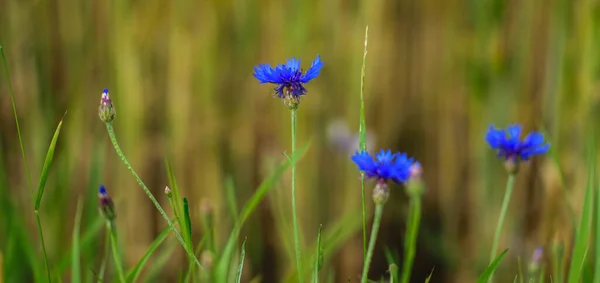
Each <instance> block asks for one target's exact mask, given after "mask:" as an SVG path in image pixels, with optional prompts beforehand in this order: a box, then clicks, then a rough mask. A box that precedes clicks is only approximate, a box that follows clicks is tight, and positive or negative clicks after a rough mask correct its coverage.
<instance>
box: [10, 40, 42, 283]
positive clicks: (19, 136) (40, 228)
mask: <svg viewBox="0 0 600 283" xmlns="http://www.w3.org/2000/svg"><path fill="white" fill-rule="evenodd" d="M0 54H2V62H3V65H4V70H5V73H6V82H7V84H8V94H9V96H10V102H11V104H12V109H13V115H14V116H15V124H16V126H17V137H18V138H19V146H20V147H21V157H22V158H23V164H24V165H25V175H27V184H28V185H29V194H30V195H31V201H33V202H34V205H35V196H34V195H33V185H32V183H31V174H30V173H29V166H28V165H27V158H26V157H25V147H24V146H23V137H22V136H21V126H20V124H19V116H18V115H17V105H16V104H15V95H14V92H13V87H12V82H11V79H10V72H9V71H8V64H7V63H6V56H5V55H4V48H2V44H1V43H0ZM35 218H36V221H37V227H38V234H39V235H40V241H41V243H42V251H43V252H44V264H45V266H46V274H47V276H48V282H52V278H51V277H50V267H49V264H48V256H47V254H46V245H45V244H44V233H43V232H42V225H41V224H40V216H39V215H38V211H37V210H35Z"/></svg>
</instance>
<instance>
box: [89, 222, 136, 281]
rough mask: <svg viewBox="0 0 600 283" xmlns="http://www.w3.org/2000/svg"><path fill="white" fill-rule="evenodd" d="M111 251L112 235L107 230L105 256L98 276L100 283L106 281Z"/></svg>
mask: <svg viewBox="0 0 600 283" xmlns="http://www.w3.org/2000/svg"><path fill="white" fill-rule="evenodd" d="M109 249H110V234H109V232H108V230H106V233H105V236H104V255H102V263H101V265H100V271H99V272H98V275H97V276H96V277H97V280H98V283H100V282H103V281H104V272H105V271H106V264H107V262H108V257H109V255H108V254H109V253H110V250H109ZM128 281H129V280H128Z"/></svg>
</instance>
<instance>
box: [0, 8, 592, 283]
mask: <svg viewBox="0 0 600 283" xmlns="http://www.w3.org/2000/svg"><path fill="white" fill-rule="evenodd" d="M599 4H600V3H599V2H598V1H592V0H580V1H567V0H550V1H542V0H529V1H501V0H485V1H475V0H468V1H457V0H450V1H433V0H422V1H414V0H402V1H390V0H370V1H341V0H331V1H314V0H307V1H297V0H295V1H281V2H279V1H265V0H261V1H243V0H223V1H217V0H205V1H187V0H177V1H172V2H168V1H156V0H147V1H75V0H54V1H42V0H4V1H0V42H1V43H2V47H3V48H4V51H5V53H6V56H7V61H8V67H9V69H10V72H11V76H12V81H13V85H14V90H15V95H16V105H17V110H18V114H19V118H20V122H21V131H22V135H23V138H24V141H25V151H26V154H27V157H28V161H29V165H30V168H31V171H32V176H33V178H34V179H33V183H34V184H37V181H38V180H37V179H36V178H37V177H36V176H39V172H40V170H41V167H42V164H43V160H44V156H45V154H46V150H47V148H48V144H49V142H50V139H51V137H52V134H53V131H54V129H55V128H56V125H57V124H58V122H59V120H60V119H61V117H62V116H63V114H64V112H65V111H68V113H67V114H66V116H65V120H64V125H63V129H62V133H61V137H60V139H59V144H58V147H57V151H56V156H55V160H54V163H53V167H52V169H51V171H50V177H49V180H48V184H47V187H46V191H45V195H44V199H43V202H42V210H41V211H40V216H41V218H42V224H43V229H44V233H45V237H46V247H47V249H48V256H49V260H50V262H51V264H52V265H53V266H58V265H59V261H60V260H61V258H63V257H64V255H65V254H66V255H67V256H68V250H69V248H70V246H71V243H70V238H71V235H72V229H73V222H74V218H75V211H76V204H77V201H78V199H79V198H81V199H82V201H83V203H84V206H83V207H84V209H83V222H82V228H81V231H82V233H84V231H88V230H89V229H90V227H93V225H94V223H96V222H97V219H98V212H97V197H96V194H97V188H98V185H99V184H100V183H103V184H105V185H106V186H107V188H108V190H109V192H110V193H111V195H112V196H113V198H114V199H115V202H116V206H117V211H118V218H117V219H118V221H117V224H118V228H119V233H120V237H121V243H122V247H123V249H124V252H125V255H126V257H125V263H126V264H127V265H129V266H131V265H133V264H135V263H136V262H137V260H138V259H139V258H140V257H141V256H142V255H143V253H144V252H145V251H146V249H147V247H148V245H149V244H150V242H151V241H152V240H153V239H154V238H155V237H156V236H157V235H158V233H160V231H161V230H162V229H163V228H164V227H165V223H164V221H163V219H162V218H161V216H160V215H159V214H158V213H157V211H156V210H155V208H154V207H153V205H152V203H151V202H149V201H148V199H147V197H146V196H145V195H144V193H143V191H142V190H140V188H139V186H138V185H137V183H136V182H135V180H134V179H133V178H132V177H131V175H130V174H129V172H127V170H126V168H125V166H124V165H123V164H122V163H120V161H119V159H118V157H117V155H116V154H115V153H114V151H113V149H112V147H111V145H110V141H109V139H108V136H107V134H106V130H105V129H104V125H103V123H102V122H101V121H100V120H99V119H98V115H97V111H98V110H97V108H98V101H99V99H100V94H101V91H102V89H103V88H105V87H108V88H109V89H110V94H111V97H112V98H113V101H114V103H115V107H116V110H117V117H116V120H115V122H114V125H115V129H116V132H117V136H118V137H119V142H120V144H121V147H122V149H123V151H124V153H125V154H126V155H127V156H128V158H129V160H130V162H131V163H132V164H133V166H134V167H135V168H136V170H137V171H138V173H139V174H140V176H141V177H142V178H143V179H144V180H145V181H146V183H147V184H148V185H149V187H150V188H151V190H153V192H154V193H155V195H157V196H161V198H162V196H163V190H164V187H165V185H167V184H168V178H167V174H166V168H165V163H164V159H165V158H168V159H169V161H170V162H171V163H172V164H173V169H174V171H175V175H176V176H177V182H178V184H179V186H180V187H181V188H182V190H183V193H184V195H185V196H186V197H188V198H189V200H190V205H191V216H192V218H193V221H194V223H193V224H192V225H193V227H194V230H193V235H194V239H195V241H196V242H198V241H199V239H200V238H201V236H202V233H203V230H202V225H201V224H200V223H201V220H202V212H203V210H204V211H206V209H211V208H212V209H214V210H213V212H214V213H215V217H216V219H217V226H218V227H217V228H218V230H217V231H216V232H217V236H216V239H217V242H218V243H219V244H224V242H225V239H226V237H227V235H228V234H229V230H230V226H231V220H230V218H229V212H228V209H227V205H226V203H227V201H228V200H227V198H226V194H225V193H224V192H225V191H226V187H227V186H229V185H230V184H233V186H232V187H233V188H235V195H236V202H237V204H238V205H242V204H243V203H244V202H245V201H246V200H247V199H248V197H249V196H250V195H251V194H252V192H253V191H254V190H255V189H256V187H257V186H258V185H259V184H260V182H261V180H263V179H264V178H265V177H266V176H267V175H268V173H269V172H270V171H271V170H272V169H273V167H274V165H275V164H276V162H279V161H282V160H284V158H285V157H284V156H283V155H282V152H284V151H286V150H288V151H289V147H290V146H289V144H290V134H289V127H290V125H289V113H288V111H287V109H286V108H285V106H283V104H282V103H281V101H279V100H278V99H274V98H272V96H271V94H272V91H271V89H272V87H271V86H267V85H259V84H258V83H257V82H256V80H255V79H254V78H253V77H252V72H253V67H254V66H255V65H257V64H259V63H265V62H269V63H271V64H272V65H273V64H276V63H277V62H283V61H284V60H285V58H288V57H292V56H296V57H301V58H302V59H303V63H302V66H303V68H305V69H306V68H307V67H308V66H309V65H310V62H311V61H312V60H313V59H314V58H315V56H316V55H317V54H320V55H321V57H322V60H323V61H324V62H325V66H324V69H323V71H322V72H321V75H320V76H319V78H317V79H315V80H313V81H312V82H311V83H310V84H308V85H307V89H308V96H306V97H305V98H303V100H302V102H301V105H300V108H299V112H298V115H299V116H298V117H299V118H298V119H299V121H298V122H299V137H298V142H299V145H300V146H302V145H304V144H306V143H308V142H309V141H312V145H311V148H310V149H309V151H308V153H307V155H306V156H305V157H304V159H302V161H301V162H300V163H299V164H298V168H299V169H298V170H299V176H298V192H299V195H298V197H299V218H300V221H301V227H302V231H303V235H302V236H303V239H304V243H305V246H306V247H312V246H313V245H314V242H315V240H316V233H317V230H318V227H319V224H323V225H324V231H327V230H328V229H330V228H331V227H334V226H336V225H340V223H342V224H343V226H344V227H345V228H344V229H342V230H343V233H341V234H340V241H342V242H340V245H339V247H338V248H336V249H335V250H333V251H331V252H329V253H326V254H325V257H326V265H325V267H324V271H325V272H324V274H325V275H323V278H330V279H332V281H331V282H347V280H348V279H350V278H351V279H352V280H353V281H352V282H355V280H356V278H358V276H359V274H360V271H361V267H362V259H361V256H362V242H361V239H362V238H361V237H362V236H361V232H360V182H359V174H358V172H357V171H356V168H355V166H354V164H352V163H351V162H350V159H349V157H350V155H351V153H352V152H353V150H354V149H355V148H356V145H354V143H357V142H356V141H355V139H354V138H353V136H354V135H356V133H357V132H358V125H359V91H360V68H361V64H362V52H363V45H364V29H365V26H366V25H367V24H368V25H369V53H368V58H367V69H366V89H365V99H366V103H367V130H368V132H369V135H370V137H372V139H371V140H369V142H370V144H369V148H371V149H372V151H374V150H376V149H379V148H391V149H392V150H399V151H405V152H408V153H409V154H412V155H413V156H415V157H416V158H417V159H418V160H420V161H421V163H422V164H423V167H424V177H425V181H426V183H427V192H426V196H425V204H424V216H423V219H422V226H421V230H420V235H419V246H418V250H417V258H416V263H415V270H414V272H413V277H412V278H413V280H412V281H411V282H423V280H424V279H425V277H426V276H427V275H428V274H429V273H430V272H431V270H432V269H433V268H435V271H434V273H433V274H434V275H433V277H432V282H474V281H475V278H476V277H477V275H478V274H479V272H481V270H482V269H483V268H485V266H487V263H488V262H487V257H488V254H489V249H490V246H491V242H492V238H493V232H494V227H495V223H496V220H497V215H498V212H499V210H500V203H501V199H502V195H503V190H504V185H505V181H506V179H505V175H506V174H505V172H504V170H503V168H502V163H501V162H500V161H499V160H497V159H496V158H495V156H494V153H493V152H492V151H491V150H490V149H489V148H488V146H487V144H486V143H485V140H484V134H485V132H486V131H487V128H488V127H489V125H490V124H495V125H496V126H502V127H504V126H506V125H507V124H509V123H514V122H518V123H522V124H524V125H525V128H526V130H542V131H545V132H546V133H547V135H548V138H549V140H550V141H551V143H552V149H551V151H552V154H551V155H548V156H544V157H542V158H536V159H534V160H533V161H532V162H529V163H527V164H525V165H524V166H523V167H522V168H521V171H520V173H519V175H518V177H517V183H516V190H515V194H514V195H513V199H512V202H511V207H510V210H509V215H508V220H507V225H506V226H505V229H504V231H505V233H504V236H503V238H502V242H501V247H502V248H510V251H509V253H508V255H507V257H506V258H505V261H504V263H503V264H502V266H501V268H500V269H499V271H498V272H497V276H496V277H497V279H498V282H509V281H510V282H512V279H513V278H514V275H515V274H516V273H517V262H518V260H517V259H518V258H520V259H521V260H522V261H523V264H524V266H525V267H526V266H527V264H528V261H529V259H530V257H531V254H532V253H533V251H534V249H535V248H536V247H538V246H543V247H544V248H545V251H549V250H550V249H551V247H552V245H553V244H556V243H559V242H560V243H563V244H565V245H566V247H567V248H569V246H570V245H571V244H570V243H571V240H572V234H573V229H574V228H573V227H575V225H577V222H576V219H578V215H579V213H580V209H581V206H582V200H583V193H584V191H585V179H586V169H585V167H586V152H585V146H586V141H587V138H588V136H589V133H590V131H591V130H592V129H594V128H595V127H597V125H596V124H595V123H596V122H597V121H599V120H598V117H599V116H598V113H599V112H598V110H599V109H600V108H599V106H600V105H599V88H598V86H599V85H598V84H597V77H598V74H599V70H600V69H599V68H598V67H599V63H600V61H599V60H598V59H599V57H598V56H597V50H600V36H599V35H600V29H599V27H600V13H599V12H600V5H599ZM2 74H3V75H2V80H0V82H1V83H0V149H1V150H0V160H1V162H0V210H1V211H2V212H0V263H1V264H2V265H0V273H1V272H4V273H5V274H4V278H5V282H31V281H34V280H36V279H39V278H36V279H34V278H32V277H31V276H32V275H30V272H29V270H31V269H32V268H33V267H32V266H31V264H30V262H31V261H29V259H28V258H29V257H31V255H32V254H33V255H35V256H34V257H33V258H35V259H37V262H36V263H34V264H39V265H43V261H42V257H41V248H40V246H39V244H38V242H37V241H38V238H37V235H36V233H37V232H36V226H35V225H36V224H35V218H34V215H33V209H32V205H31V202H30V199H29V198H30V196H29V193H28V192H27V190H28V189H27V180H26V178H25V173H24V167H23V162H22V159H21V156H20V149H19V144H18V139H17V135H16V128H15V123H14V117H13V113H12V108H11V105H10V98H9V95H8V85H7V84H6V80H5V79H4V71H2ZM345 127H347V130H346V129H345ZM346 131H347V132H346ZM348 144H350V146H349V145H348ZM289 183H290V182H289V172H287V173H286V174H285V175H284V177H283V178H282V179H281V180H280V182H279V184H278V186H277V188H276V189H275V190H274V191H273V192H272V193H271V194H269V196H268V197H267V199H266V201H265V202H263V203H262V204H261V207H260V209H259V210H258V211H257V213H255V214H254V215H253V216H252V218H251V220H250V221H249V223H248V224H247V225H246V226H245V229H244V231H243V232H242V237H244V236H247V237H248V243H247V246H246V247H247V254H246V259H247V262H246V265H245V272H244V278H245V282H249V281H250V280H251V279H252V278H256V276H259V277H258V279H257V280H258V281H255V282H283V281H284V279H286V278H288V276H289V275H290V272H292V270H293V269H294V267H295V266H294V261H293V249H292V237H291V232H290V231H291V224H289V223H291V217H290V212H289V207H290V204H289ZM372 186H373V183H368V188H369V189H370V188H371V187H372ZM161 202H163V205H164V206H168V202H167V201H166V199H165V198H162V200H161ZM368 203H369V205H370V206H372V203H371V202H370V198H369V202H368ZM370 210H371V209H370ZM405 214H406V197H405V194H404V192H403V190H402V188H401V187H398V186H395V187H393V191H392V197H391V201H390V204H388V205H387V206H386V210H385V212H384V219H383V221H384V222H383V227H382V231H381V234H380V235H381V236H380V238H379V241H378V243H377V250H376V254H375V257H374V262H373V266H372V268H371V275H372V276H371V277H372V278H377V277H378V276H380V275H384V274H385V272H386V270H387V268H388V266H387V263H386V261H385V256H384V253H383V248H384V247H389V248H390V249H392V251H396V252H397V253H398V254H402V247H403V236H404V227H405ZM19 227H20V228H19ZM28 243H34V244H32V245H30V244H28ZM102 244H103V232H99V233H97V235H95V234H94V235H93V238H91V240H90V242H89V244H88V245H86V249H85V250H84V251H82V253H83V255H82V270H83V271H84V273H86V274H87V273H90V272H89V271H90V269H95V268H96V266H97V265H98V260H99V258H98V256H97V254H99V253H100V252H101V251H102ZM169 244H170V246H167V247H166V248H165V251H164V252H165V253H167V252H168V251H169V250H174V251H175V252H174V253H173V256H172V257H170V258H169V259H168V262H167V265H166V267H165V268H162V269H156V270H151V272H150V273H152V272H154V273H156V274H158V277H148V278H155V279H153V280H156V282H170V281H169V280H174V279H176V278H178V276H179V273H178V272H179V271H181V270H183V269H184V268H185V267H186V266H187V259H186V257H185V254H184V253H183V251H182V250H181V248H180V247H179V246H178V245H176V242H175V241H173V240H172V239H170V241H169ZM169 247H170V248H169ZM590 253H591V252H590ZM305 256H306V257H309V256H310V253H307V252H305ZM154 259H156V258H154ZM548 264H549V262H548ZM65 270H68V262H67V266H66V269H65ZM546 270H547V271H548V272H551V271H552V270H551V268H550V266H548V268H547V269H546ZM65 274H68V272H67V273H65ZM146 275H147V276H150V275H151V274H146ZM87 276H91V274H88V275H87ZM63 280H65V281H66V282H69V281H70V280H69V278H68V276H66V277H64V278H63ZM0 282H2V274H0Z"/></svg>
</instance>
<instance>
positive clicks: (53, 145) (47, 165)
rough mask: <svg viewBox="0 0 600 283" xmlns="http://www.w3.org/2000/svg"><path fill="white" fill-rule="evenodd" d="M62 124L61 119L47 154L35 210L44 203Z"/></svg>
mask: <svg viewBox="0 0 600 283" xmlns="http://www.w3.org/2000/svg"><path fill="white" fill-rule="evenodd" d="M66 114H67V113H65V115H66ZM62 124H63V120H62V119H61V120H60V122H59V123H58V127H56V131H54V136H53V137H52V141H51V142H50V147H49V148H48V152H47V153H46V160H45V161H44V167H43V168H42V175H41V176H40V185H39V186H38V191H37V194H36V198H35V207H34V208H35V210H39V208H40V203H41V202H42V196H43V195H44V187H45V186H46V179H48V172H49V170H50V165H51V164H52V159H53V158H54V149H55V148H56V142H57V141H58V135H59V134H60V129H61V128H62Z"/></svg>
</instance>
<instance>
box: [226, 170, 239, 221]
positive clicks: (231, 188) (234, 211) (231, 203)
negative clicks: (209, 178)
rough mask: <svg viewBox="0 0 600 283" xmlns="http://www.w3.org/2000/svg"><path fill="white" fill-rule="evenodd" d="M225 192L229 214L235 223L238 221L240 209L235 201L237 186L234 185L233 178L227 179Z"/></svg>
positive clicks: (228, 177)
mask: <svg viewBox="0 0 600 283" xmlns="http://www.w3.org/2000/svg"><path fill="white" fill-rule="evenodd" d="M225 192H226V193H227V196H226V197H227V205H228V207H229V213H230V214H231V217H232V218H233V222H236V221H237V220H238V219H237V218H238V208H237V202H236V200H235V184H234V183H233V178H232V177H231V176H227V178H226V179H225Z"/></svg>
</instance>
